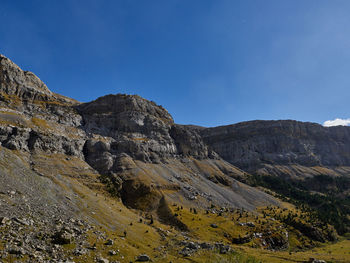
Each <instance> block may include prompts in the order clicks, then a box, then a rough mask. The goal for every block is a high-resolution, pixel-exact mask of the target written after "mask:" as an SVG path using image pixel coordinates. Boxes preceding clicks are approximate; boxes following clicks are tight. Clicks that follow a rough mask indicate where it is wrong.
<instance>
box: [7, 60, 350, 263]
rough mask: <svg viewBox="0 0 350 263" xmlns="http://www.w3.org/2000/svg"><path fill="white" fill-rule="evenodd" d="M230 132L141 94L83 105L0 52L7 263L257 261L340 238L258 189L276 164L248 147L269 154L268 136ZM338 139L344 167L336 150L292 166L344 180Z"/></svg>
mask: <svg viewBox="0 0 350 263" xmlns="http://www.w3.org/2000/svg"><path fill="white" fill-rule="evenodd" d="M232 127H233V126H232ZM215 129H218V130H215ZM222 129H223V128H222V127H221V128H214V129H200V128H199V127H196V126H184V125H178V124H175V123H174V121H173V118H172V116H171V115H170V114H169V113H168V112H167V111H166V110H165V109H164V108H163V107H161V106H159V105H157V104H156V103H154V102H151V101H148V100H145V99H143V98H141V97H139V96H137V95H124V94H116V95H106V96H103V97H100V98H97V99H96V100H94V101H92V102H89V103H80V102H78V101H76V100H74V99H70V98H67V97H64V96H62V95H59V94H55V93H53V92H51V91H50V90H49V89H48V88H47V86H46V85H45V84H44V83H43V82H42V81H41V80H40V79H39V78H38V77H37V76H35V75H34V74H33V73H31V72H28V71H23V70H22V69H20V68H19V67H18V66H17V65H16V64H14V63H13V62H12V61H10V60H9V59H8V58H6V57H4V56H2V55H0V143H1V146H0V156H1V158H0V262H71V261H74V262H133V261H135V260H138V261H150V260H152V261H153V262H165V261H172V262H188V261H192V262H218V261H220V260H222V262H236V261H239V262H252V260H256V262H258V260H259V257H257V258H253V257H250V256H248V255H247V252H246V249H248V248H251V249H255V251H256V253H258V251H271V250H279V251H281V253H287V251H288V253H289V252H290V253H291V252H296V253H299V252H300V251H304V250H305V249H310V248H313V247H315V246H327V245H328V242H334V241H336V240H338V235H337V233H336V232H335V230H334V228H333V227H332V226H331V224H327V223H325V222H324V221H322V220H320V218H317V217H315V215H314V214H313V212H312V211H311V210H309V209H307V208H305V207H298V206H294V205H291V204H290V203H288V202H284V201H288V200H286V199H283V201H282V200H281V199H279V198H281V196H273V195H275V193H274V192H270V191H268V190H267V189H266V188H265V189H264V188H261V187H259V188H257V187H254V186H253V183H252V181H250V178H253V177H252V175H250V174H249V173H250V172H252V173H254V172H255V171H258V169H261V167H264V169H265V170H266V168H265V165H267V163H266V164H265V162H261V160H262V159H263V158H262V157H261V158H260V157H259V158H257V157H255V155H254V154H252V153H251V152H250V150H249V149H250V148H251V147H258V148H259V147H260V148H259V149H260V150H261V151H266V148H264V147H265V146H266V145H267V144H269V143H270V142H269V139H266V141H267V142H266V143H265V146H264V145H262V146H259V143H258V141H253V140H251V139H250V138H251V137H252V138H253V137H254V136H251V137H250V135H249V133H247V131H241V133H240V135H237V137H235V136H236V133H235V132H233V133H232V134H234V136H233V135H232V134H231V130H230V132H229V133H228V132H227V133H228V134H227V136H224V135H223V134H222ZM319 129H320V128H319ZM334 131H336V132H335V135H334V136H333V135H332V136H333V137H332V136H331V135H327V136H329V137H331V138H332V140H340V138H341V137H342V136H343V143H344V145H341V144H340V143H339V145H338V146H337V147H334V149H333V148H332V152H331V153H330V154H329V155H330V156H332V158H333V159H332V158H330V157H329V158H328V159H327V157H322V156H321V155H322V154H323V151H324V149H326V148H327V147H326V146H327V145H325V146H324V148H317V151H316V150H315V152H307V151H306V150H305V153H304V152H302V151H301V153H300V158H299V157H293V158H294V159H288V158H287V159H288V160H290V161H292V162H294V161H296V160H307V161H309V160H310V164H311V165H314V166H317V165H318V166H320V167H321V166H322V165H323V164H325V165H326V166H324V167H327V169H329V170H331V171H332V172H334V173H339V174H342V175H343V174H345V173H346V171H347V170H346V169H347V168H346V165H347V164H348V159H347V158H348V157H347V156H345V155H344V156H343V154H342V151H345V150H346V145H347V139H348V137H347V134H348V133H346V132H347V131H348V130H346V129H344V131H343V130H342V129H339V131H338V130H336V129H334ZM256 132H259V134H260V133H261V134H263V135H264V131H263V130H258V131H255V132H252V133H251V134H254V133H256ZM276 132H277V133H279V134H280V131H276ZM307 133H308V132H306V135H305V136H308V135H307ZM321 133H322V132H321ZM321 135H322V136H323V134H321ZM244 136H248V137H249V138H247V140H246V139H244ZM299 136H301V135H299ZM232 138H235V139H233V140H232ZM254 138H255V139H258V137H254ZM303 140H304V139H303ZM319 140H320V141H323V140H324V138H323V137H320V139H319ZM244 141H246V143H247V146H245V145H239V143H242V142H244ZM231 142H232V143H231ZM278 143H279V142H278ZM224 144H226V145H227V146H229V147H226V148H225V146H224ZM262 144H264V143H262ZM291 144H292V143H291V142H289V141H288V140H287V142H286V145H285V146H283V147H285V148H284V149H285V151H288V152H289V151H295V149H292V148H291V147H292V146H290V145H291ZM256 145H257V146H256ZM288 145H289V146H288ZM315 145H317V143H315ZM276 147H277V146H276ZM310 147H311V146H310ZM315 147H316V146H315ZM228 148H229V149H228ZM290 148H291V149H290ZM223 149H226V150H223ZM230 149H231V150H230ZM237 149H240V150H237ZM242 149H248V150H247V153H245V152H244V154H247V157H244V155H241V157H238V155H237V154H236V152H235V151H242ZM278 149H279V148H278V147H277V150H276V148H271V156H272V157H271V159H273V158H275V157H274V156H277V155H280V153H276V154H275V153H274V151H277V152H278ZM269 151H270V150H269ZM281 151H283V150H281ZM253 152H254V151H253ZM232 153H234V154H232ZM309 153H310V155H312V156H313V155H317V156H316V157H312V156H311V157H305V156H309V155H308V154H309ZM311 153H312V154H311ZM336 153H337V155H335V154H336ZM239 154H241V153H239ZM263 155H264V154H263ZM248 156H249V157H248ZM287 156H289V153H288V154H287ZM265 157H266V156H265V155H264V158H265ZM280 158H282V157H280ZM308 158H309V159H308ZM282 159H283V160H284V159H286V158H284V157H283V158H282ZM317 159H318V160H319V162H313V161H315V160H317ZM335 161H337V165H338V167H339V168H338V167H336V168H334V167H331V163H332V162H335ZM280 164H281V165H289V163H288V162H287V161H286V160H285V163H283V162H281V163H280ZM270 165H271V164H270ZM297 165H305V163H300V164H299V163H297ZM252 167H254V169H255V170H254V169H253V168H252ZM305 167H306V166H305ZM310 167H313V166H310ZM322 167H323V166H322ZM310 169H311V168H310ZM312 169H314V168H312ZM320 169H321V168H320ZM266 171H267V172H269V171H270V170H266ZM247 183H248V184H250V185H251V186H249V185H248V184H247ZM342 242H344V244H347V243H346V242H347V241H346V240H344V241H342ZM304 252H305V251H304ZM259 253H260V252H259ZM300 253H301V252H300ZM337 253H338V254H336V255H335V257H336V258H337V259H339V260H340V261H341V260H343V256H344V253H343V250H340V252H337ZM309 256H311V254H307V253H306V254H300V255H299V254H298V257H299V258H301V259H302V260H307V259H308V257H309ZM328 256H329V255H324V257H327V258H328ZM284 257H285V260H286V261H288V256H284ZM329 257H330V256H329ZM268 258H269V259H267V260H270V259H271V260H273V258H274V256H273V255H269V256H268ZM253 262H254V261H253ZM266 262H270V261H266ZM344 262H345V261H344Z"/></svg>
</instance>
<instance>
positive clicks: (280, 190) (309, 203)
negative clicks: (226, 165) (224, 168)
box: [248, 175, 350, 235]
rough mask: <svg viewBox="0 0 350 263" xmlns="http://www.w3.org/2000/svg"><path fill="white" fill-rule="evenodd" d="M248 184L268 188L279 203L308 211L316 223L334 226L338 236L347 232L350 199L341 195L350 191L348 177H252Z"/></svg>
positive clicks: (349, 222) (349, 226) (349, 225)
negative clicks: (289, 178) (297, 178)
mask: <svg viewBox="0 0 350 263" xmlns="http://www.w3.org/2000/svg"><path fill="white" fill-rule="evenodd" d="M248 183H249V184H250V185H252V186H262V187H265V188H268V189H271V190H272V191H274V192H276V193H277V195H278V197H279V198H281V199H282V200H284V201H288V202H291V203H293V204H294V205H296V206H297V207H299V208H301V209H302V210H303V211H305V210H308V211H309V212H310V213H311V217H312V218H313V219H314V220H315V221H316V220H319V221H321V222H322V223H323V225H327V224H330V225H333V226H334V227H335V229H336V230H337V232H338V233H339V234H341V235H343V234H345V233H347V232H349V229H350V219H349V215H350V198H349V197H346V196H342V193H343V191H345V190H346V189H349V188H350V178H347V177H331V176H327V175H319V176H315V177H313V178H308V179H305V180H304V181H301V180H298V181H297V180H295V181H293V180H285V179H282V178H280V177H277V176H267V175H263V176H261V175H253V176H251V177H250V178H248ZM312 191H318V192H312Z"/></svg>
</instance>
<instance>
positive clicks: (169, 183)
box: [0, 56, 276, 229]
mask: <svg viewBox="0 0 350 263" xmlns="http://www.w3.org/2000/svg"><path fill="white" fill-rule="evenodd" d="M0 143H1V145H2V146H4V147H6V148H7V149H10V150H16V151H19V152H21V154H23V155H25V156H26V158H27V161H28V163H29V165H30V166H31V167H35V169H37V170H36V171H39V172H38V173H40V175H50V176H55V174H56V173H57V174H58V171H55V169H56V167H57V163H59V164H60V165H61V166H64V165H66V164H63V163H62V160H61V159H60V160H56V158H63V159H64V160H66V161H67V162H68V161H69V160H70V159H71V158H73V159H74V160H75V162H79V167H85V165H89V166H91V167H92V168H93V169H94V170H95V172H96V173H99V174H100V176H101V177H100V179H101V180H102V181H103V182H104V183H105V184H106V187H107V188H108V190H109V191H110V192H112V193H113V194H115V195H116V196H118V197H121V198H122V201H123V202H124V204H125V205H127V206H129V207H133V208H137V209H141V210H146V211H148V212H155V213H158V216H159V217H160V218H163V221H167V220H168V219H169V218H170V219H171V218H174V217H173V216H172V215H171V214H169V213H171V210H170V209H168V201H170V200H172V201H174V202H177V201H178V200H180V199H183V197H184V199H185V200H186V202H192V203H195V205H194V206H205V205H207V204H208V203H209V202H214V203H217V204H219V205H226V206H234V207H245V208H246V209H249V210H251V209H254V207H255V206H256V205H262V204H264V203H266V204H270V203H274V204H275V203H276V201H275V200H274V199H273V198H272V197H270V196H268V195H267V194H264V193H262V192H260V191H258V190H256V189H254V188H250V187H248V186H246V185H243V184H240V183H238V182H237V181H236V180H235V179H233V178H234V177H239V176H240V175H242V174H244V173H243V172H242V171H241V170H239V169H237V168H236V167H234V166H232V165H230V164H229V163H227V162H225V161H224V160H222V159H221V158H220V157H219V156H218V155H217V154H216V153H215V152H214V151H212V150H209V149H208V146H207V145H206V143H205V142H204V141H203V139H202V137H201V136H200V134H199V132H198V131H197V129H195V128H193V127H191V126H184V125H177V124H175V123H174V121H173V118H172V117H171V115H170V114H169V113H168V112H167V111H166V110H165V109H164V108H163V107H161V106H159V105H157V104H156V103H154V102H152V101H148V100H146V99H143V98H141V97H139V96H137V95H123V94H117V95H106V96H103V97H100V98H98V99H96V100H95V101H92V102H89V103H79V102H77V101H75V100H73V99H70V98H67V97H64V96H61V95H58V94H55V93H53V92H51V91H50V90H49V89H48V88H47V87H46V85H45V84H44V83H43V82H42V81H41V80H40V79H39V78H38V77H36V76H35V75H34V74H33V73H30V72H27V71H23V70H21V69H20V68H19V67H18V66H17V65H15V64H14V63H13V62H11V61H10V60H9V59H7V58H6V57H4V56H0ZM76 158H77V159H76ZM56 162H57V163H56ZM45 163H46V164H47V165H46V164H45ZM48 163H51V165H49V164H48ZM43 164H45V165H43ZM54 168H55V169H54ZM33 169H34V168H33ZM65 170H69V171H74V172H73V174H75V175H74V176H78V177H81V175H79V174H77V169H74V168H73V167H69V169H68V168H67V167H66V168H65V169H62V170H61V173H65ZM78 171H79V172H81V171H80V170H79V169H78ZM79 172H78V173H79ZM166 191H173V192H174V193H173V194H172V195H171V196H170V195H168V196H166V194H165V192H166ZM169 198H170V200H169ZM198 198H203V200H202V201H201V202H199V201H198V202H197V201H196V200H197V199H198ZM168 221H169V220H168ZM170 221H174V222H175V221H176V220H170ZM176 225H178V226H179V225H181V223H179V222H176ZM183 228H184V229H185V226H183Z"/></svg>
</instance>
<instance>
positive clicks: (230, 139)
mask: <svg viewBox="0 0 350 263" xmlns="http://www.w3.org/2000/svg"><path fill="white" fill-rule="evenodd" d="M200 133H201V135H202V137H203V139H204V140H205V142H206V143H207V144H208V145H209V146H210V147H211V148H212V149H213V150H214V151H215V152H217V153H218V154H219V155H220V156H221V157H222V158H224V159H225V160H226V161H228V162H230V163H232V164H233V165H236V166H238V167H240V168H241V169H244V170H247V171H248V172H257V171H263V168H266V169H268V171H269V172H270V173H274V172H276V173H277V174H283V172H285V173H287V174H288V173H289V172H290V173H295V174H298V167H295V166H294V167H295V168H296V169H293V167H292V168H291V166H293V165H299V166H302V167H328V168H331V169H333V168H334V167H343V166H350V150H349V149H350V127H343V126H337V127H323V126H321V125H319V124H316V123H307V122H306V123H305V122H298V121H292V120H284V121H250V122H243V123H238V124H234V125H229V126H220V127H215V128H208V129H202V130H201V131H200ZM275 166H279V167H275ZM283 166H284V167H283ZM286 167H287V168H286ZM285 168H286V169H285ZM278 169H279V170H278ZM265 171H266V170H265ZM314 172H315V174H320V173H323V172H324V170H321V169H320V170H319V171H314ZM299 173H304V174H307V171H303V170H302V168H300V171H299ZM310 173H312V172H310Z"/></svg>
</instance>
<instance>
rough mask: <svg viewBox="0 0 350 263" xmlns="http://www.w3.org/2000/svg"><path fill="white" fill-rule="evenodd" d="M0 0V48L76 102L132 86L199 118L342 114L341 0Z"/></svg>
mask: <svg viewBox="0 0 350 263" xmlns="http://www.w3.org/2000/svg"><path fill="white" fill-rule="evenodd" d="M0 3H1V5H0V14H1V18H2V21H3V22H2V23H0V53H2V54H4V55H5V56H7V57H9V58H10V59H12V60H13V61H14V62H15V63H17V64H18V65H19V66H20V67H22V68H23V69H25V70H30V71H33V72H34V73H35V74H36V75H38V76H39V77H40V78H41V79H42V80H43V81H44V82H45V83H46V84H47V85H48V87H49V88H50V89H51V90H52V91H54V92H57V93H60V94H63V95H66V96H69V97H73V98H75V99H77V100H79V101H82V102H86V101H90V100H93V99H95V98H97V97H99V96H102V95H105V94H110V93H128V94H139V95H141V96H143V97H145V98H146V99H149V100H153V101H155V102H156V103H158V104H161V105H163V106H164V107H165V108H166V109H167V110H168V111H169V112H170V113H171V114H172V116H173V117H174V119H175V121H176V122H177V123H182V124H190V123H191V124H197V125H203V126H217V125H225V124H231V123H236V122H240V121H246V120H254V119H296V120H301V121H312V122H318V123H323V122H324V121H326V120H333V119H335V118H340V119H346V120H347V121H348V122H349V120H348V118H349V117H350V116H349V115H350V114H349V111H348V109H349V107H348V106H346V105H347V104H348V101H349V98H350V74H349V72H350V16H349V13H350V1H348V0H344V1H340V0H328V1H324V0H254V1H253V0H242V1H240V0H211V1H209V0H208V1H207V0H167V1H164V0H119V1H118V0H110V1H102V0H96V1H92V0H81V1H80V0H50V1H45V0H41V1H38V0H31V1H27V0H26V1H19V0H0Z"/></svg>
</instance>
